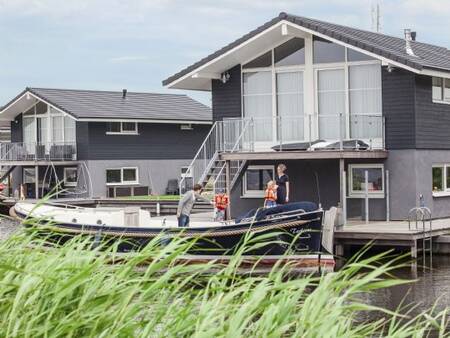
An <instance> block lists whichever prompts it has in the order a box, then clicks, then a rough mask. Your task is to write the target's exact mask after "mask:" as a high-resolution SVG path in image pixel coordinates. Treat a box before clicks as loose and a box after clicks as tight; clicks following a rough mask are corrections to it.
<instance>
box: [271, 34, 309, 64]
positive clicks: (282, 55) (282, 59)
mask: <svg viewBox="0 0 450 338" xmlns="http://www.w3.org/2000/svg"><path fill="white" fill-rule="evenodd" d="M274 53H275V54H274V58H275V66H293V65H304V64H305V40H304V39H302V38H293V39H291V40H289V41H287V42H285V43H283V44H282V45H280V46H278V47H277V48H275V50H274Z"/></svg>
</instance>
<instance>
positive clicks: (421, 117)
mask: <svg viewBox="0 0 450 338" xmlns="http://www.w3.org/2000/svg"><path fill="white" fill-rule="evenodd" d="M415 86H416V91H415V98H416V100H415V101H416V148H418V149H450V132H449V130H450V105H449V104H445V103H434V102H433V100H432V78H431V77H430V76H420V75H416V76H415Z"/></svg>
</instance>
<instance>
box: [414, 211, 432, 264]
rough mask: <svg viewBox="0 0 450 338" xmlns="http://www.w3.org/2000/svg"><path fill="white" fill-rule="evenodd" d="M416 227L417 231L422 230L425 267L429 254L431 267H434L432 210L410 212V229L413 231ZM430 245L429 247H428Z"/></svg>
mask: <svg viewBox="0 0 450 338" xmlns="http://www.w3.org/2000/svg"><path fill="white" fill-rule="evenodd" d="M412 225H415V230H419V229H420V225H422V226H421V228H422V259H423V267H424V268H425V267H426V266H427V265H426V263H427V260H426V257H427V253H428V254H429V263H430V264H429V267H432V263H433V223H432V217H431V210H430V209H429V208H427V207H424V206H421V207H415V208H412V209H411V210H409V213H408V229H409V230H411V226H412ZM427 243H428V247H427Z"/></svg>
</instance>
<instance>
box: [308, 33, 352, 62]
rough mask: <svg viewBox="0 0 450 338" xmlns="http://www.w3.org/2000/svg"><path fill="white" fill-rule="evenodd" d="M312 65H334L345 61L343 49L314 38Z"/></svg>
mask: <svg viewBox="0 0 450 338" xmlns="http://www.w3.org/2000/svg"><path fill="white" fill-rule="evenodd" d="M313 45H314V47H313V55H314V63H335V62H344V61H345V47H343V46H341V45H338V44H335V43H333V42H330V41H327V40H324V39H321V38H318V37H314V40H313Z"/></svg>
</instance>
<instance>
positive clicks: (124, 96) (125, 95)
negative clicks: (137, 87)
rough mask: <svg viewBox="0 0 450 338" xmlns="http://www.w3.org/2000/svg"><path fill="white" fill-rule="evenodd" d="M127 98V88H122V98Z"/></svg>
mask: <svg viewBox="0 0 450 338" xmlns="http://www.w3.org/2000/svg"><path fill="white" fill-rule="evenodd" d="M126 98H127V90H126V89H122V99H126Z"/></svg>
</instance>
